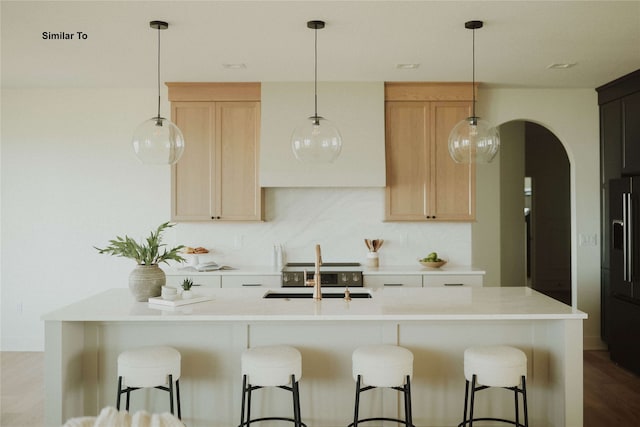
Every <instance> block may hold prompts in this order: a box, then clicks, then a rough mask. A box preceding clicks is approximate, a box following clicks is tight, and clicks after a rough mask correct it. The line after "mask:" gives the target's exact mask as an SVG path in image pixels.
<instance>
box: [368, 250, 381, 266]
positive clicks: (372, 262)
mask: <svg viewBox="0 0 640 427" xmlns="http://www.w3.org/2000/svg"><path fill="white" fill-rule="evenodd" d="M366 265H367V267H378V266H379V265H380V263H379V258H378V252H367V262H366Z"/></svg>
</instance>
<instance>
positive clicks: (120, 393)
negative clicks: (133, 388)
mask: <svg viewBox="0 0 640 427" xmlns="http://www.w3.org/2000/svg"><path fill="white" fill-rule="evenodd" d="M120 396H122V375H120V376H119V377H118V399H117V400H116V409H117V410H118V411H119V410H120Z"/></svg>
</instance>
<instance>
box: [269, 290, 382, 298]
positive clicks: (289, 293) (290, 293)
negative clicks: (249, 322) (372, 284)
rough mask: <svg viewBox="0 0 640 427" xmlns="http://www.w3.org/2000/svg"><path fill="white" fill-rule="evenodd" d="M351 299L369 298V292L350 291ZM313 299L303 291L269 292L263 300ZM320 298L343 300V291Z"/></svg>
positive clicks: (325, 293)
mask: <svg viewBox="0 0 640 427" xmlns="http://www.w3.org/2000/svg"><path fill="white" fill-rule="evenodd" d="M350 293H351V299H356V298H358V299H361V298H371V297H372V296H371V292H369V291H350ZM312 297H313V292H304V291H298V292H296V291H269V292H267V293H266V294H264V296H263V298H267V299H275V298H277V299H300V298H303V299H304V298H308V299H311V298H312ZM322 298H327V299H338V298H344V291H323V292H322Z"/></svg>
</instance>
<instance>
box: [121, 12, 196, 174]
mask: <svg viewBox="0 0 640 427" xmlns="http://www.w3.org/2000/svg"><path fill="white" fill-rule="evenodd" d="M149 26H150V27H151V28H153V29H156V30H158V115H157V116H155V117H152V118H151V119H149V120H147V121H145V122H144V123H142V124H141V125H140V126H138V128H137V129H136V130H135V132H134V134H133V140H132V144H133V150H134V152H135V153H136V156H138V159H139V160H140V161H141V162H142V163H144V164H147V165H167V164H168V165H171V164H173V163H175V162H177V161H178V160H179V159H180V157H181V156H182V152H183V151H184V137H183V136H182V132H181V131H180V129H178V127H177V126H176V125H175V124H173V123H172V122H171V121H170V120H167V119H165V118H164V117H160V30H166V29H167V28H169V24H168V23H166V22H164V21H151V22H150V23H149Z"/></svg>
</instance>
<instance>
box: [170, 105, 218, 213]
mask: <svg viewBox="0 0 640 427" xmlns="http://www.w3.org/2000/svg"><path fill="white" fill-rule="evenodd" d="M171 111H172V114H171V116H172V119H173V122H174V123H175V124H176V125H177V126H178V128H180V130H181V131H182V134H183V135H184V140H185V148H184V153H183V154H182V157H181V158H180V160H179V161H178V162H177V163H176V164H175V165H173V166H172V173H171V218H172V219H173V220H174V221H184V220H186V221H201V220H211V208H212V203H213V192H212V190H213V189H212V186H211V178H210V170H211V167H212V162H213V155H214V151H213V147H214V139H215V129H216V128H215V116H216V115H215V104H214V103H210V102H173V103H172V105H171Z"/></svg>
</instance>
